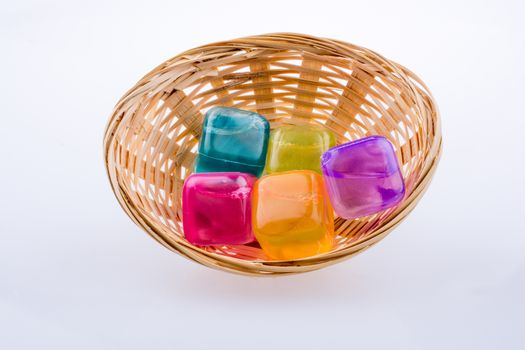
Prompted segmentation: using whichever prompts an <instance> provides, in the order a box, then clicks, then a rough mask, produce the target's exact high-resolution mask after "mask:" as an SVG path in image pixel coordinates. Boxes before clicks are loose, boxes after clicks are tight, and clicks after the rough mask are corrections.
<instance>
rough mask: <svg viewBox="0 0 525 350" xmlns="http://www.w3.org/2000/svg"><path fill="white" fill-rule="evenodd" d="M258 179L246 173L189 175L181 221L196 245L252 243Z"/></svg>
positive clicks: (184, 191)
mask: <svg viewBox="0 0 525 350" xmlns="http://www.w3.org/2000/svg"><path fill="white" fill-rule="evenodd" d="M256 180H257V178H256V177H255V176H253V175H251V174H243V173H232V172H229V173H208V174H192V175H190V176H189V177H188V178H187V179H186V181H185V183H184V187H183V189H182V222H183V227H184V235H185V237H186V239H187V240H188V241H189V242H190V243H192V244H195V245H201V246H207V245H234V244H245V243H250V242H252V241H253V240H254V236H253V232H252V218H251V214H252V204H251V203H252V201H251V195H252V188H253V184H254V183H255V181H256Z"/></svg>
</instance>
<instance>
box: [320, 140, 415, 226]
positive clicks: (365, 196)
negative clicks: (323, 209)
mask: <svg viewBox="0 0 525 350" xmlns="http://www.w3.org/2000/svg"><path fill="white" fill-rule="evenodd" d="M321 165H322V169H323V175H324V180H325V183H326V187H327V189H328V194H329V196H330V201H331V203H332V206H333V207H334V210H335V212H336V213H337V215H339V216H340V217H342V218H345V219H354V218H358V217H362V216H368V215H372V214H375V213H378V212H380V211H383V210H385V209H387V208H390V207H392V206H395V205H396V204H398V203H399V202H400V201H401V200H402V199H403V197H404V195H405V185H404V182H403V177H402V175H401V171H400V170H399V165H398V162H397V157H396V154H395V152H394V148H393V147H392V144H391V143H390V142H389V141H388V140H387V139H386V138H384V137H382V136H371V137H367V138H364V139H360V140H357V141H353V142H349V143H346V144H343V145H339V146H337V147H334V148H332V149H330V150H328V151H327V152H326V153H324V154H323V156H322V159H321Z"/></svg>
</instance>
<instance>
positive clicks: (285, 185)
mask: <svg viewBox="0 0 525 350" xmlns="http://www.w3.org/2000/svg"><path fill="white" fill-rule="evenodd" d="M253 230H254V233H255V236H256V238H257V240H258V241H259V244H260V245H261V247H262V249H263V251H264V252H265V254H266V255H267V256H268V257H269V258H271V259H282V260H286V259H298V258H304V257H308V256H312V255H317V254H320V253H324V252H328V251H330V249H331V248H332V246H333V243H334V225H333V215H332V208H331V207H330V204H329V202H328V198H327V196H326V192H325V190H324V185H323V179H322V177H321V175H319V174H317V173H316V172H313V171H309V170H299V171H289V172H284V173H277V174H272V175H267V176H263V177H262V178H261V179H259V180H258V181H257V182H256V184H255V186H254V191H253Z"/></svg>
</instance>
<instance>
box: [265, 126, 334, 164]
mask: <svg viewBox="0 0 525 350" xmlns="http://www.w3.org/2000/svg"><path fill="white" fill-rule="evenodd" d="M333 146H335V136H334V134H333V133H332V132H331V131H330V130H328V129H325V128H323V127H320V126H315V125H286V126H282V127H279V128H277V129H275V130H272V132H271V133H270V142H269V144H268V157H267V160H266V169H265V170H266V173H267V174H272V173H276V172H283V171H290V170H312V171H316V172H318V173H319V174H321V155H322V154H323V153H324V152H326V151H327V150H328V149H329V148H330V147H333Z"/></svg>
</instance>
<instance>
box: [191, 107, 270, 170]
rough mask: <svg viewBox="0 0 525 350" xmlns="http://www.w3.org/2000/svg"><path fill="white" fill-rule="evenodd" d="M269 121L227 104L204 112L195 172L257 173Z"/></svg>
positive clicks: (262, 166) (264, 153)
mask: <svg viewBox="0 0 525 350" xmlns="http://www.w3.org/2000/svg"><path fill="white" fill-rule="evenodd" d="M269 133H270V124H269V123H268V121H267V120H266V119H265V118H264V117H263V116H261V115H259V114H257V113H253V112H249V111H244V110H240V109H236V108H229V107H214V108H212V109H210V110H209V111H208V113H206V118H205V119H204V125H203V128H202V135H201V139H200V142H199V155H198V157H197V161H196V164H195V172H197V173H204V172H223V171H224V172H243V173H249V174H253V175H255V176H260V175H261V174H262V172H263V170H264V164H265V162H266V151H267V148H268V136H269Z"/></svg>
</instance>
